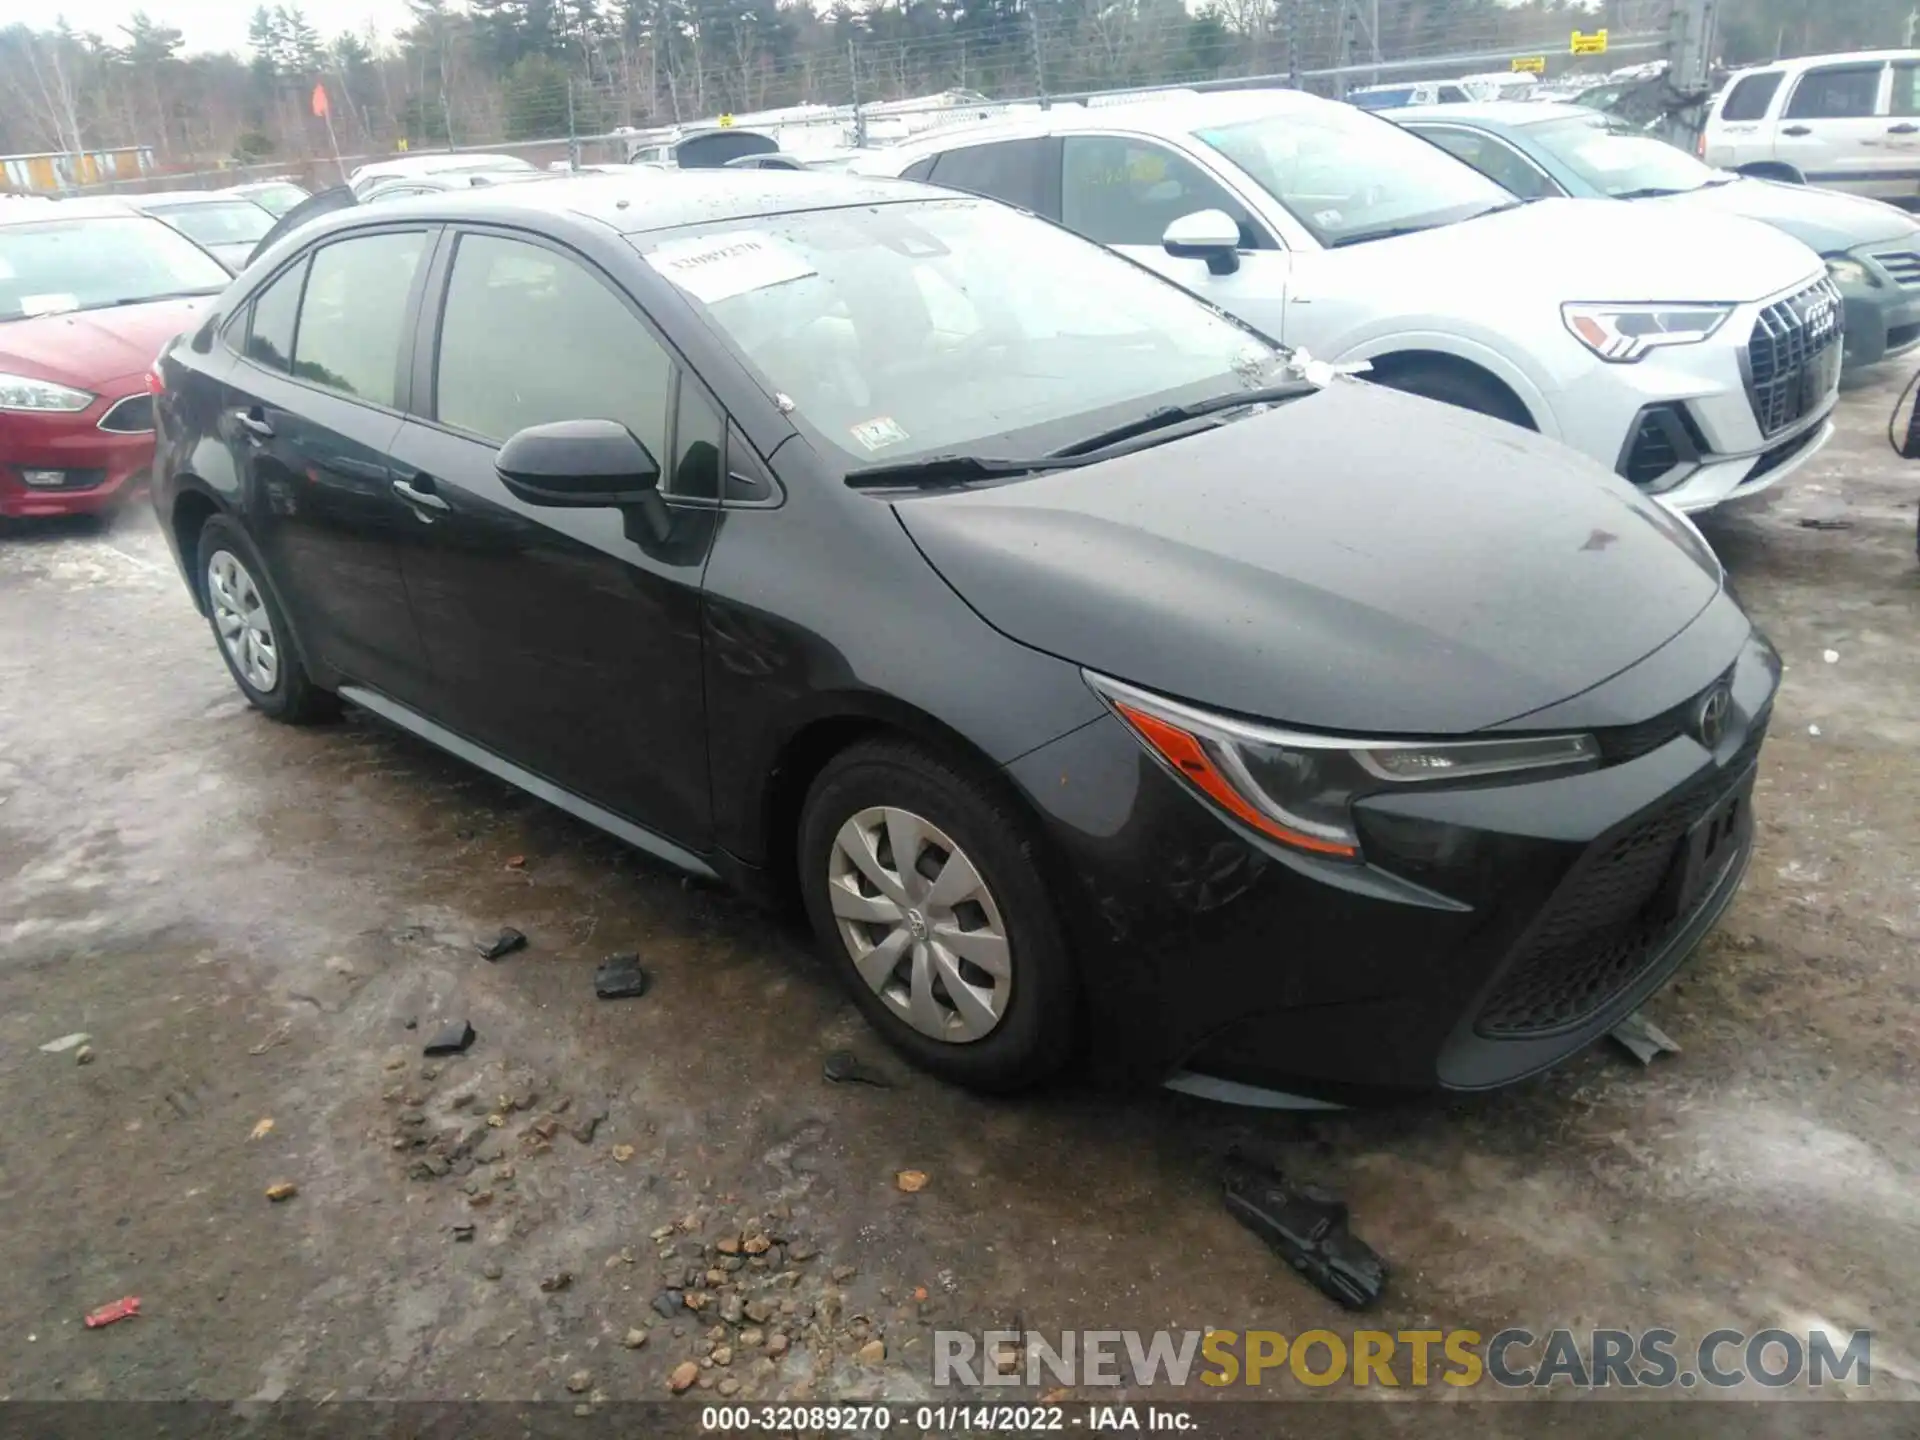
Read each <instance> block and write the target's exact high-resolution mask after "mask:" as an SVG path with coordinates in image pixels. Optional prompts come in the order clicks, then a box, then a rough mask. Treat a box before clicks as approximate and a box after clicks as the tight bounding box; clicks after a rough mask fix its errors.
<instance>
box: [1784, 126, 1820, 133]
mask: <svg viewBox="0 0 1920 1440" xmlns="http://www.w3.org/2000/svg"><path fill="white" fill-rule="evenodd" d="M1780 133H1781V134H1782V135H1811V134H1812V133H1813V131H1811V130H1809V129H1808V128H1807V127H1806V126H1805V125H1789V126H1787V128H1786V129H1784V130H1782V131H1781V132H1780Z"/></svg>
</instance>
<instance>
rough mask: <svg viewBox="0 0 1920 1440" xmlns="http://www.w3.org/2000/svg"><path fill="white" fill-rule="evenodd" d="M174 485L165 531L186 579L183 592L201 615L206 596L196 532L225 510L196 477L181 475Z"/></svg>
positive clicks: (203, 612)
mask: <svg viewBox="0 0 1920 1440" xmlns="http://www.w3.org/2000/svg"><path fill="white" fill-rule="evenodd" d="M176 484H177V486H178V489H177V490H176V492H175V494H174V497H173V506H172V509H171V510H170V512H169V513H168V515H167V528H168V531H169V533H170V535H171V536H172V539H173V543H174V553H175V554H176V555H178V556H179V558H180V570H181V573H182V574H184V575H185V576H186V577H187V590H188V592H189V593H190V594H191V595H192V596H193V605H194V608H195V609H196V610H198V611H199V612H200V613H201V614H202V615H205V614H206V613H207V595H206V589H205V587H204V586H203V585H202V583H201V577H200V532H201V531H202V530H204V529H206V527H207V521H209V520H211V519H212V518H213V517H214V516H215V515H224V514H226V513H227V509H226V507H225V506H224V505H222V504H221V503H220V501H219V499H218V498H217V497H216V496H215V495H214V493H213V491H212V490H211V489H210V488H209V487H208V486H206V485H204V484H202V483H201V482H200V480H199V479H198V477H196V476H192V475H182V476H181V477H180V478H179V480H178V481H177V482H176Z"/></svg>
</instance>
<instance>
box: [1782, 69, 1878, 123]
mask: <svg viewBox="0 0 1920 1440" xmlns="http://www.w3.org/2000/svg"><path fill="white" fill-rule="evenodd" d="M1880 70H1881V67H1880V66H1878V65H1828V66H1825V67H1823V68H1821V69H1819V70H1809V71H1807V73H1806V74H1804V75H1802V76H1801V77H1800V83H1799V84H1798V85H1796V86H1794V88H1793V98H1792V99H1790V100H1789V101H1787V116H1786V118H1787V119H1789V120H1846V119H1854V118H1857V117H1860V116H1863V115H1871V114H1873V110H1874V106H1875V105H1876V104H1877V103H1878V102H1879V99H1880Z"/></svg>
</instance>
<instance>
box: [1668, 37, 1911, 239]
mask: <svg viewBox="0 0 1920 1440" xmlns="http://www.w3.org/2000/svg"><path fill="white" fill-rule="evenodd" d="M1701 158H1702V159H1703V160H1705V161H1706V162H1707V163H1708V164H1709V165H1717V166H1719V167H1720V168H1722V169H1725V170H1738V171H1739V172H1741V173H1742V174H1744V175H1754V176H1758V177H1760V178H1762V179H1767V180H1790V181H1793V182H1795V183H1798V184H1808V185H1825V186H1828V187H1830V188H1832V189H1835V190H1848V191H1851V192H1853V193H1854V194H1856V195H1870V196H1872V197H1874V198H1875V199H1878V200H1890V201H1893V202H1894V203H1896V204H1903V205H1908V206H1911V205H1914V204H1915V203H1916V202H1920V50H1863V51H1859V52H1857V53H1855V54H1851V55H1803V56H1801V57H1800V58H1799V59H1796V60H1777V61H1775V62H1774V63H1773V64H1771V65H1763V66H1759V67H1757V68H1755V69H1752V70H1742V71H1740V72H1739V73H1737V74H1736V75H1734V76H1733V77H1732V79H1731V80H1730V81H1729V82H1728V83H1727V88H1726V89H1725V90H1723V91H1721V92H1720V96H1719V98H1718V99H1717V100H1715V101H1714V104H1713V110H1712V113H1711V114H1710V115H1709V116H1708V117H1707V131H1706V136H1705V141H1704V144H1703V146H1702V150H1701Z"/></svg>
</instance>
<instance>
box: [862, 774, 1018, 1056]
mask: <svg viewBox="0 0 1920 1440" xmlns="http://www.w3.org/2000/svg"><path fill="white" fill-rule="evenodd" d="M827 894H828V896H829V898H830V899H831V900H832V903H833V913H834V916H835V918H836V919H837V920H838V922H839V926H840V938H841V940H842V941H843V942H844V943H845V944H846V947H847V954H848V955H850V956H852V957H853V965H854V968H855V969H856V970H858V971H859V972H860V978H861V979H862V980H864V981H866V983H867V985H868V987H869V988H870V989H872V991H873V993H874V994H876V995H878V996H879V997H880V998H881V999H882V1000H883V1001H885V1002H886V1004H887V1006H888V1008H889V1009H891V1010H892V1011H893V1013H894V1014H896V1015H898V1016H899V1017H900V1018H901V1019H902V1020H904V1021H906V1022H907V1024H909V1025H911V1026H913V1028H914V1029H916V1030H918V1031H919V1032H920V1033H921V1034H922V1035H929V1036H931V1037H933V1038H934V1039H935V1040H945V1041H948V1042H950V1043H952V1044H957V1045H959V1044H966V1043H967V1042H969V1041H972V1040H980V1039H984V1038H985V1037H986V1036H987V1035H989V1034H990V1033H992V1031H993V1028H994V1027H995V1026H996V1025H998V1024H999V1023H1000V1020H1001V1017H1002V1016H1004V1015H1005V1014H1006V1013H1007V1001H1008V1000H1009V999H1010V998H1011V997H1012V994H1013V962H1012V957H1011V955H1010V953H1009V951H1008V949H1007V932H1006V928H1005V927H1004V926H1003V925H1002V924H1001V921H1000V907H999V906H997V905H996V904H994V900H993V896H992V894H991V893H989V892H988V890H987V887H986V886H985V885H984V884H983V883H982V882H981V879H980V875H979V872H978V871H976V870H975V869H974V868H973V862H972V861H971V860H969V859H967V857H966V856H965V855H964V854H962V853H961V850H960V847H959V846H958V845H955V844H954V843H953V841H952V840H950V839H949V838H948V837H947V836H946V835H945V834H944V833H942V832H941V831H940V830H939V829H938V828H937V827H935V826H934V825H932V824H930V823H929V822H928V821H926V820H923V819H921V818H920V817H919V816H918V815H915V814H913V813H912V812H911V811H909V810H894V809H890V808H883V807H880V806H875V807H874V808H872V809H870V810H862V811H861V812H860V813H859V814H857V815H855V816H854V817H853V818H852V819H850V820H848V821H847V823H846V824H844V825H842V826H841V827H840V833H839V834H838V835H836V836H834V839H833V854H832V856H831V857H830V858H829V860H828V862H827Z"/></svg>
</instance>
